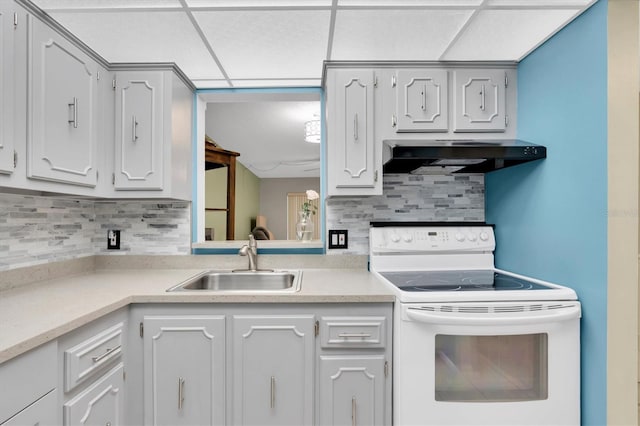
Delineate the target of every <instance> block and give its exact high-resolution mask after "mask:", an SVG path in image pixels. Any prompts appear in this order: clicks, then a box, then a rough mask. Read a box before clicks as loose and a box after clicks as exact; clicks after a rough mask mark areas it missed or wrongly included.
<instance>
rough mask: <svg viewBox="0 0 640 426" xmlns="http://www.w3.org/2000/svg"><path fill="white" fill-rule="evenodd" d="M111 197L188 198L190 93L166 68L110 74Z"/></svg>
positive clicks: (121, 70) (189, 177) (191, 110)
mask: <svg viewBox="0 0 640 426" xmlns="http://www.w3.org/2000/svg"><path fill="white" fill-rule="evenodd" d="M114 86H115V120H114V121H115V123H114V124H115V126H114V129H115V138H114V139H115V147H114V151H113V158H114V160H113V172H112V173H113V175H112V176H113V177H112V180H113V191H112V192H111V195H112V196H115V197H128V198H158V197H165V198H176V199H183V200H190V199H191V175H192V168H191V156H192V150H191V144H192V140H191V135H192V124H193V123H192V120H193V92H192V90H191V89H190V88H189V87H187V85H186V84H185V83H184V82H183V81H182V80H181V79H180V78H179V77H178V75H177V74H176V73H174V72H173V71H172V70H169V69H167V68H164V69H144V70H133V69H131V70H126V69H122V68H119V69H118V70H117V71H115V74H114Z"/></svg>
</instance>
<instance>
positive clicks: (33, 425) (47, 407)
mask: <svg viewBox="0 0 640 426" xmlns="http://www.w3.org/2000/svg"><path fill="white" fill-rule="evenodd" d="M57 413H58V394H57V391H56V390H55V389H54V390H52V391H51V392H49V393H48V394H46V395H45V396H43V397H42V398H40V399H39V400H37V401H36V402H34V403H33V404H31V405H30V406H28V407H27V408H25V409H24V410H22V411H20V412H19V413H18V414H16V415H15V416H13V417H11V418H10V419H9V420H7V421H6V422H4V423H1V424H0V426H55V425H57V424H59V423H60V422H59V421H58V416H57Z"/></svg>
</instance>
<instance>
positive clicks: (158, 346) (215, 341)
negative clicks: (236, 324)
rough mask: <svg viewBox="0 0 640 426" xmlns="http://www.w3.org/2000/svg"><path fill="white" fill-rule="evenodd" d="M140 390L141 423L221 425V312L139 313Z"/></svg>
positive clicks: (222, 326) (223, 364) (222, 374)
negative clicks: (141, 349)
mask: <svg viewBox="0 0 640 426" xmlns="http://www.w3.org/2000/svg"><path fill="white" fill-rule="evenodd" d="M144 396H145V398H144V423H145V424H147V425H174V426H177V425H223V424H224V422H225V411H224V396H225V318H224V316H217V315H214V316H209V315H175V316H145V317H144Z"/></svg>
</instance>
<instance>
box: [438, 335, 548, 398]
mask: <svg viewBox="0 0 640 426" xmlns="http://www.w3.org/2000/svg"><path fill="white" fill-rule="evenodd" d="M435 351H436V353H435V379H436V380H435V396H436V401H458V402H461V401H473V402H509V401H536V400H543V399H547V382H548V377H547V359H548V354H547V352H548V351H547V334H543V333H541V334H521V335H500V336H456V335H440V334H439V335H437V336H436V347H435Z"/></svg>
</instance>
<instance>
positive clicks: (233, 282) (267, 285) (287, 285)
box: [167, 270, 302, 293]
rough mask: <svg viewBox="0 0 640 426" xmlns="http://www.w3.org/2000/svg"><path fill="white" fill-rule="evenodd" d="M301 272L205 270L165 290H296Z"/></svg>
mask: <svg viewBox="0 0 640 426" xmlns="http://www.w3.org/2000/svg"><path fill="white" fill-rule="evenodd" d="M301 282H302V272H301V271H298V270H295V271H271V270H267V271H260V270H258V271H244V270H243V271H206V272H203V273H202V274H199V275H196V276H195V277H193V278H191V279H188V280H187V281H185V282H183V283H180V284H178V285H175V286H173V287H171V288H169V289H168V290H167V291H243V292H278V293H281V292H292V293H294V292H297V291H299V290H300V284H301Z"/></svg>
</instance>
